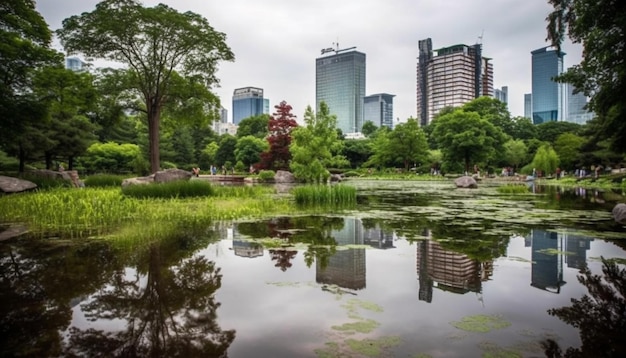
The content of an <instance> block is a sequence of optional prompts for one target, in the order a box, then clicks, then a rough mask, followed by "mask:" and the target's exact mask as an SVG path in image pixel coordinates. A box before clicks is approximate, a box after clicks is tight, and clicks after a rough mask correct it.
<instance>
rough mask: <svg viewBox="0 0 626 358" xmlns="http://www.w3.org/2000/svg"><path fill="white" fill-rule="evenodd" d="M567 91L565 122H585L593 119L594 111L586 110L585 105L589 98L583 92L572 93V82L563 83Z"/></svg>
mask: <svg viewBox="0 0 626 358" xmlns="http://www.w3.org/2000/svg"><path fill="white" fill-rule="evenodd" d="M565 88H566V89H567V90H566V93H567V101H566V102H567V116H566V117H565V118H564V120H565V121H567V122H572V123H578V124H585V123H587V121H589V120H591V119H593V117H594V115H595V114H594V113H593V112H591V111H589V110H587V108H585V106H586V105H587V103H588V102H589V98H587V96H585V94H584V93H582V92H578V93H574V89H575V87H574V86H573V85H572V84H569V83H566V84H565Z"/></svg>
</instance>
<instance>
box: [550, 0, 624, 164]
mask: <svg viewBox="0 0 626 358" xmlns="http://www.w3.org/2000/svg"><path fill="white" fill-rule="evenodd" d="M549 3H550V4H552V6H553V8H554V10H553V11H552V12H551V13H550V14H549V15H548V17H547V19H546V20H547V21H548V26H547V30H548V31H547V32H548V36H547V39H548V40H549V41H551V42H552V44H553V45H555V46H556V47H557V48H559V49H560V47H561V44H562V43H563V41H564V39H565V37H566V36H568V37H569V38H570V39H571V40H572V42H574V43H580V44H582V46H583V58H582V62H581V63H580V64H578V65H575V66H573V67H571V68H570V69H569V70H567V72H565V73H564V74H563V75H561V76H558V77H557V80H558V81H562V82H568V83H571V84H572V85H573V86H574V88H575V90H576V91H582V92H583V93H584V94H585V95H587V96H590V98H591V100H590V102H589V104H588V107H589V109H590V110H592V111H594V112H595V113H596V115H597V118H598V120H599V122H600V125H599V126H598V127H597V129H598V131H597V133H596V135H595V141H600V140H602V139H604V138H610V141H611V146H612V148H613V149H614V150H616V151H618V152H626V97H625V96H624V93H626V60H624V59H626V16H624V14H625V13H626V2H624V1H622V0H549Z"/></svg>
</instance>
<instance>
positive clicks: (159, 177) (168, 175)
mask: <svg viewBox="0 0 626 358" xmlns="http://www.w3.org/2000/svg"><path fill="white" fill-rule="evenodd" d="M192 175H193V173H192V172H189V171H186V170H182V169H176V168H174V169H166V170H160V171H158V172H156V173H154V181H155V182H157V183H167V182H171V181H176V180H189V179H191V177H192Z"/></svg>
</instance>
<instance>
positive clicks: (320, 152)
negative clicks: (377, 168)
mask: <svg viewBox="0 0 626 358" xmlns="http://www.w3.org/2000/svg"><path fill="white" fill-rule="evenodd" d="M304 121H305V123H306V125H305V126H301V127H297V128H295V129H294V130H293V132H292V136H293V141H292V144H291V147H290V148H289V150H290V152H291V155H292V161H291V165H290V168H291V170H292V172H293V174H294V176H295V177H296V178H297V179H299V180H302V181H305V182H317V183H320V182H325V181H326V180H328V178H329V177H330V172H329V171H328V169H327V168H328V167H330V166H331V165H332V164H333V163H335V164H336V163H337V162H339V161H340V159H341V158H338V157H340V156H339V155H338V153H340V152H341V150H342V147H343V142H342V141H341V140H340V139H339V136H338V134H337V130H336V129H337V118H336V116H335V115H331V114H330V112H329V109H328V105H326V103H324V102H322V103H321V104H320V110H319V112H318V113H317V114H315V113H313V110H312V109H311V106H308V107H307V109H306V112H305V114H304ZM338 159H339V160H338ZM344 161H345V158H344Z"/></svg>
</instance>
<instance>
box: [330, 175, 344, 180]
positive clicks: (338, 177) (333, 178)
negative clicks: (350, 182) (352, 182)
mask: <svg viewBox="0 0 626 358" xmlns="http://www.w3.org/2000/svg"><path fill="white" fill-rule="evenodd" d="M342 180H343V176H342V175H341V174H331V175H330V181H332V182H340V181H342Z"/></svg>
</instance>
